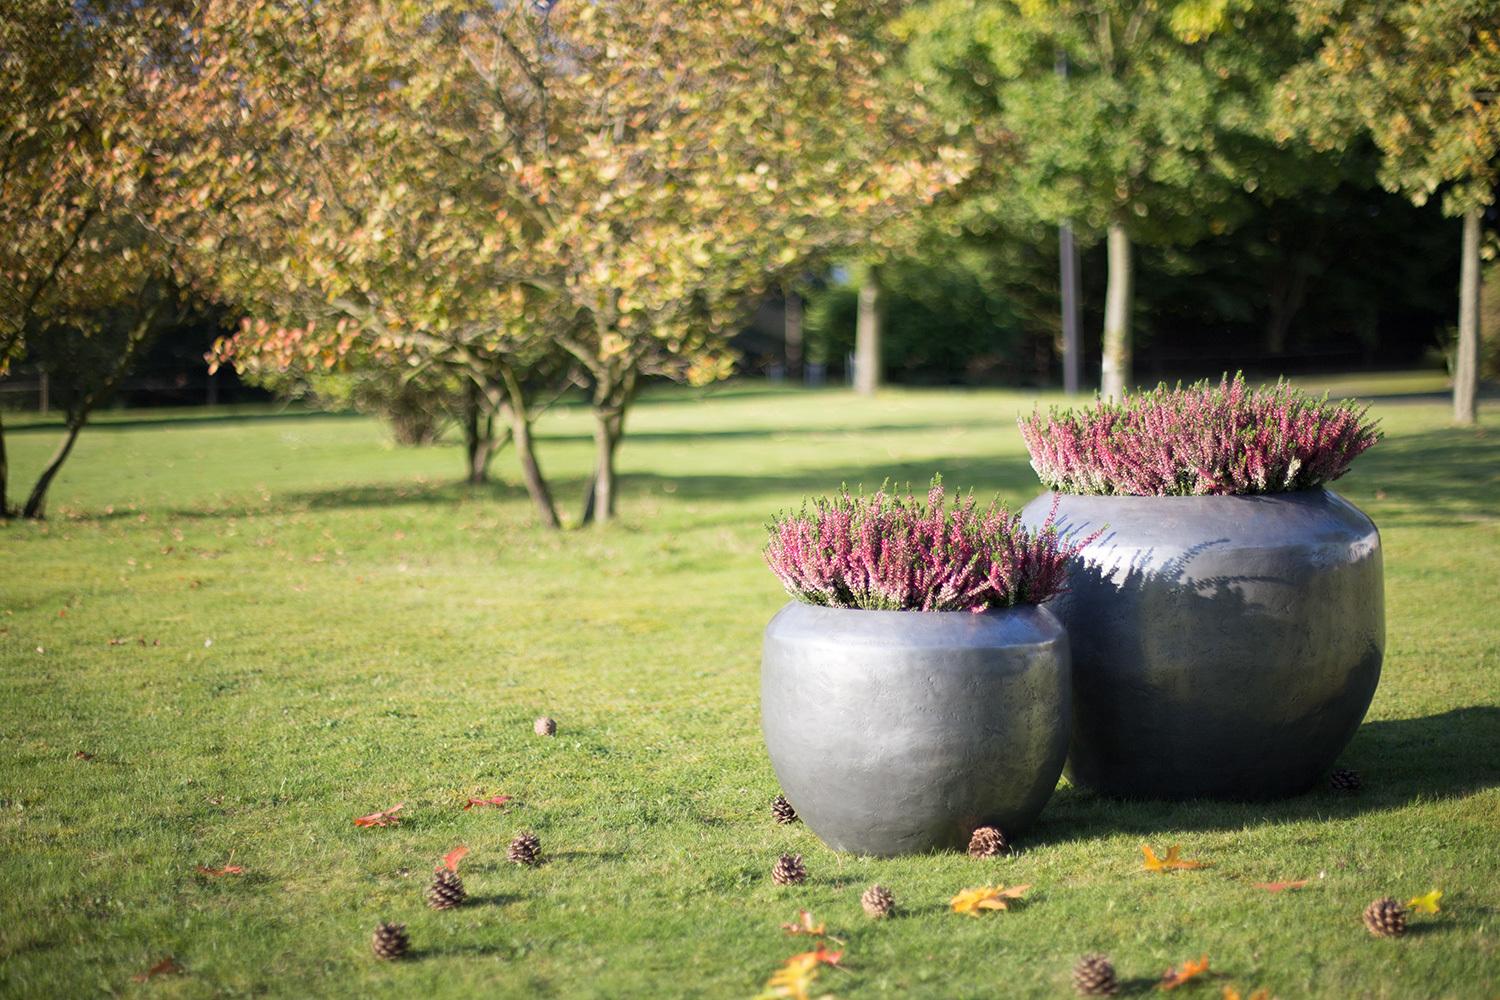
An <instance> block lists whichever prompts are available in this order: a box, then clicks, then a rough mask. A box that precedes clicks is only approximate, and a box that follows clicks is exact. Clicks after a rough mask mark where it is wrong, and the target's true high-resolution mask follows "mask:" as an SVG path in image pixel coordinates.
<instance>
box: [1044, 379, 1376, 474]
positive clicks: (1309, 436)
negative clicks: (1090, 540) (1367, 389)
mask: <svg viewBox="0 0 1500 1000" xmlns="http://www.w3.org/2000/svg"><path fill="white" fill-rule="evenodd" d="M1367 411H1368V408H1367V407H1364V406H1360V405H1358V404H1356V403H1355V402H1354V401H1353V400H1347V399H1346V400H1341V401H1339V402H1337V403H1330V402H1328V400H1327V398H1326V397H1325V398H1322V399H1312V398H1310V397H1308V396H1307V395H1306V394H1304V393H1302V392H1300V391H1298V390H1297V389H1294V388H1292V387H1291V386H1290V385H1288V384H1287V383H1285V382H1278V383H1277V384H1276V385H1275V386H1274V387H1262V388H1259V389H1247V388H1246V387H1245V380H1244V378H1243V377H1242V376H1239V375H1236V376H1235V377H1234V380H1233V381H1230V379H1229V377H1228V376H1227V375H1226V376H1225V377H1224V378H1222V379H1220V381H1219V382H1218V384H1217V385H1216V384H1214V383H1212V382H1209V381H1207V380H1205V381H1202V382H1198V383H1196V384H1194V385H1191V386H1189V387H1188V388H1186V389H1184V388H1183V387H1182V386H1181V385H1180V384H1179V385H1178V386H1177V388H1175V389H1168V388H1167V387H1166V385H1165V384H1162V385H1159V386H1157V387H1156V389H1155V390H1153V391H1151V392H1145V393H1138V394H1136V395H1134V396H1127V397H1126V399H1125V401H1124V402H1122V403H1105V402H1097V403H1095V404H1094V405H1093V406H1092V407H1091V408H1087V409H1083V410H1081V411H1079V412H1073V411H1065V412H1058V411H1057V410H1053V411H1052V412H1050V413H1049V414H1048V415H1047V416H1045V417H1044V416H1042V415H1041V414H1040V413H1035V412H1034V413H1032V415H1031V416H1030V417H1022V418H1021V419H1020V421H1019V423H1020V425H1021V436H1022V437H1024V438H1025V439H1026V447H1027V449H1028V450H1029V451H1030V452H1031V467H1032V468H1033V469H1035V470H1036V472H1037V475H1038V476H1040V477H1041V480H1042V483H1043V484H1044V485H1045V486H1047V487H1048V488H1049V489H1053V490H1057V491H1059V492H1063V493H1084V494H1094V495H1122V496H1205V495H1214V494H1246V493H1281V492H1286V491H1290V490H1303V489H1308V488H1309V487H1313V486H1317V485H1319V484H1321V483H1326V482H1330V481H1331V480H1334V479H1337V478H1338V477H1340V476H1342V475H1343V474H1344V473H1345V472H1347V471H1349V465H1350V463H1351V462H1353V461H1354V459H1355V458H1356V457H1358V456H1359V455H1360V453H1361V452H1363V451H1364V450H1365V449H1367V448H1369V447H1370V446H1371V445H1373V444H1374V443H1375V442H1376V441H1378V440H1379V439H1380V432H1379V430H1378V429H1377V427H1376V424H1375V422H1374V421H1372V420H1369V419H1367V418H1366V414H1367Z"/></svg>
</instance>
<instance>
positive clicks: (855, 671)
mask: <svg viewBox="0 0 1500 1000" xmlns="http://www.w3.org/2000/svg"><path fill="white" fill-rule="evenodd" d="M1068 664H1069V659H1068V639H1067V635H1066V633H1064V631H1063V629H1062V627H1061V626H1060V625H1059V624H1058V622H1057V619H1056V618H1054V617H1053V616H1052V614H1051V613H1050V612H1048V611H1047V610H1046V609H1045V608H1041V607H1037V606H1034V605H1023V606H1018V607H1014V608H1008V609H1005V610H997V611H987V612H983V613H980V614H974V613H970V612H967V611H949V612H919V611H858V610H850V609H844V608H822V607H812V606H809V605H805V604H798V603H795V602H794V603H791V604H788V605H787V606H786V607H784V608H782V609H781V611H780V612H778V613H777V615H776V617H775V618H773V619H771V623H770V624H769V625H768V626H767V627H766V635H765V647H764V653H763V656H762V660H761V723H762V727H763V729H764V732H765V738H766V749H767V750H768V751H769V752H770V756H771V765H772V767H773V768H775V771H776V777H777V778H778V779H780V781H781V787H782V790H783V792H784V794H785V795H786V797H787V799H788V800H789V801H790V802H791V803H792V805H793V806H794V807H795V808H796V810H797V812H798V814H799V815H800V816H801V817H802V820H803V822H805V823H806V824H807V825H808V827H809V828H810V829H811V830H812V831H813V832H814V833H816V834H817V835H818V836H819V837H821V838H822V839H823V841H824V842H825V843H827V844H828V845H829V846H830V847H833V848H836V849H838V850H845V851H856V852H859V853H861V854H873V855H893V854H909V853H914V852H920V851H928V850H932V849H935V848H946V847H962V846H963V845H965V844H966V843H967V842H968V838H969V834H970V833H971V832H972V831H973V830H974V828H975V827H976V826H981V825H984V824H993V825H996V826H999V827H1000V828H1001V829H1002V830H1004V831H1005V832H1006V833H1007V834H1010V833H1014V832H1016V831H1018V830H1021V829H1023V828H1024V827H1026V826H1027V825H1028V824H1029V823H1031V822H1032V821H1033V820H1034V819H1035V818H1036V816H1037V813H1039V812H1041V809H1042V806H1043V805H1045V804H1046V802H1047V798H1048V796H1050V795H1051V794H1052V790H1053V788H1054V787H1056V785H1057V779H1058V776H1059V775H1060V774H1061V773H1062V765H1063V758H1064V757H1065V756H1066V753H1067V745H1068V717H1069V711H1068V698H1069V681H1068Z"/></svg>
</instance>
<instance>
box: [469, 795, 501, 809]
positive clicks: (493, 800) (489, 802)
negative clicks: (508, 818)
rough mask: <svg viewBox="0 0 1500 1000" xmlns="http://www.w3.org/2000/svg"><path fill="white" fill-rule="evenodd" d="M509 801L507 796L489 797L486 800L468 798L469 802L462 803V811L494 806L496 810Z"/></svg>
mask: <svg viewBox="0 0 1500 1000" xmlns="http://www.w3.org/2000/svg"><path fill="white" fill-rule="evenodd" d="M509 801H510V796H509V795H491V796H490V797H489V798H487V799H476V798H470V799H469V801H467V802H465V803H464V810H465V811H467V810H469V809H473V808H474V807H475V806H495V807H497V808H498V807H500V806H503V805H505V804H506V803H507V802H509Z"/></svg>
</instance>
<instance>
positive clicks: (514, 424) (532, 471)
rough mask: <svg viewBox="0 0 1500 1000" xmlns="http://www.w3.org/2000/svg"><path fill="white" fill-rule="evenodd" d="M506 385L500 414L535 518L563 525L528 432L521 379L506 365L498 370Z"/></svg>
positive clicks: (528, 413)
mask: <svg viewBox="0 0 1500 1000" xmlns="http://www.w3.org/2000/svg"><path fill="white" fill-rule="evenodd" d="M501 378H502V380H503V382H504V384H505V394H506V399H505V401H504V402H502V403H501V404H500V407H499V409H500V413H501V415H502V416H504V417H505V419H506V420H508V421H510V439H511V440H512V441H514V442H515V443H516V458H518V459H519V460H520V463H521V478H522V480H523V481H524V482H525V483H526V493H527V495H528V496H530V497H531V503H532V505H533V506H534V507H536V513H537V517H538V518H540V519H541V522H542V524H543V525H544V526H546V527H548V528H552V529H554V530H556V529H557V528H560V527H562V522H561V520H559V518H558V516H557V504H556V503H555V502H554V501H553V499H552V490H551V488H550V487H549V486H548V485H547V477H546V476H544V475H542V466H541V463H540V462H538V461H537V457H536V447H535V440H534V438H533V437H532V434H531V422H532V419H533V417H532V414H531V408H530V407H529V406H528V405H527V402H526V393H525V390H524V387H523V386H522V385H521V380H520V379H518V378H517V377H516V374H515V372H513V371H511V370H510V368H509V367H505V368H502V369H501Z"/></svg>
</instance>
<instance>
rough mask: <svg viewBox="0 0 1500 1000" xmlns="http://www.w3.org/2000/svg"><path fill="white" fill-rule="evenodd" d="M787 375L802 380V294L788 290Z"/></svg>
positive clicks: (786, 328)
mask: <svg viewBox="0 0 1500 1000" xmlns="http://www.w3.org/2000/svg"><path fill="white" fill-rule="evenodd" d="M785 299H786V325H785V331H786V377H787V378H788V379H790V380H792V381H793V382H799V381H801V380H802V296H800V295H798V294H797V293H796V292H794V291H792V290H791V289H790V288H789V289H787V291H786V296H785Z"/></svg>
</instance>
